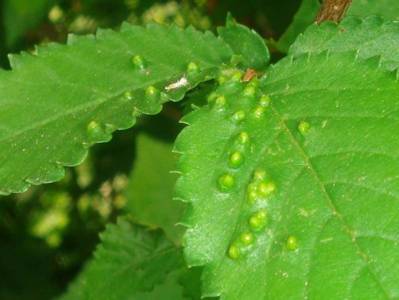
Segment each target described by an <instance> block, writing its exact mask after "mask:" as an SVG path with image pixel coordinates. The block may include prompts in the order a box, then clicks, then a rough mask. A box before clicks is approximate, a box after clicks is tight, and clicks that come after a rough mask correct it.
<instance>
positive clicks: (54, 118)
mask: <svg viewBox="0 0 399 300" xmlns="http://www.w3.org/2000/svg"><path fill="white" fill-rule="evenodd" d="M178 74H180V73H178ZM178 74H176V75H173V76H177V75H178ZM168 78H169V77H168ZM168 78H167V79H160V80H154V81H149V82H146V84H143V85H141V86H140V87H137V88H133V89H129V90H130V91H137V90H140V89H143V88H144V87H145V86H149V85H156V84H159V83H163V82H165V81H167V80H168ZM119 97H122V94H117V95H104V96H100V97H99V99H98V100H94V101H90V102H86V103H83V104H80V105H78V106H75V107H73V108H72V109H69V110H67V111H64V112H63V113H60V114H55V115H52V116H51V117H50V118H47V119H44V120H41V121H40V122H36V123H33V124H30V126H27V127H25V128H22V129H21V130H18V131H16V132H12V133H11V134H9V135H6V136H4V137H2V138H0V142H4V141H6V140H9V139H13V138H15V137H17V136H20V135H22V134H24V133H26V132H28V131H30V130H35V129H38V128H41V127H44V126H46V125H48V124H50V123H52V122H55V121H58V120H59V119H60V118H62V117H64V116H69V115H72V114H74V113H78V112H80V111H85V110H86V109H87V108H91V107H96V106H100V105H101V104H103V103H105V102H108V101H111V100H112V99H117V98H119ZM128 101H132V100H128ZM159 104H162V103H159Z"/></svg>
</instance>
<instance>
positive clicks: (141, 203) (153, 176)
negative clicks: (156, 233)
mask: <svg viewBox="0 0 399 300" xmlns="http://www.w3.org/2000/svg"><path fill="white" fill-rule="evenodd" d="M175 163H176V157H175V155H173V153H172V145H170V144H167V143H165V142H162V141H159V140H156V139H154V138H151V137H150V136H147V135H139V136H138V137H137V158H136V162H135V165H134V169H133V172H132V174H131V175H130V179H129V185H128V188H127V191H126V194H125V195H126V197H127V199H128V202H127V209H128V211H129V213H130V214H131V215H132V216H133V218H134V219H135V220H136V221H137V222H139V223H141V224H144V225H146V226H150V227H154V228H157V227H160V228H162V229H163V230H164V231H165V233H166V235H167V236H168V237H169V238H171V239H172V240H173V241H175V242H176V243H177V242H179V241H180V238H181V234H182V228H181V227H177V226H176V223H177V222H178V221H179V220H180V217H181V214H182V211H183V209H184V206H183V205H182V203H181V202H179V201H174V200H173V187H174V185H175V181H176V174H172V173H171V171H173V170H175V169H176V165H175Z"/></svg>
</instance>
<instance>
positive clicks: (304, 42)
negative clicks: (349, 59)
mask: <svg viewBox="0 0 399 300" xmlns="http://www.w3.org/2000/svg"><path fill="white" fill-rule="evenodd" d="M398 47H399V24H398V23H396V22H392V21H388V22H384V21H383V20H382V19H381V18H379V17H368V18H365V19H364V20H361V19H358V18H355V17H348V18H346V19H345V20H344V21H342V23H341V24H339V25H336V24H333V23H330V22H326V23H323V24H321V25H312V26H310V27H309V28H308V29H307V30H306V32H305V33H304V34H303V35H301V36H299V37H298V39H297V40H296V41H295V43H294V44H293V45H292V46H291V48H290V50H289V54H290V55H293V56H300V55H303V54H305V53H321V52H323V51H330V52H346V51H357V53H358V55H359V57H361V58H370V57H373V56H377V55H378V56H381V63H382V64H383V65H384V66H385V67H386V68H388V69H390V70H393V69H396V68H398V67H399V53H398V51H396V50H397V49H398Z"/></svg>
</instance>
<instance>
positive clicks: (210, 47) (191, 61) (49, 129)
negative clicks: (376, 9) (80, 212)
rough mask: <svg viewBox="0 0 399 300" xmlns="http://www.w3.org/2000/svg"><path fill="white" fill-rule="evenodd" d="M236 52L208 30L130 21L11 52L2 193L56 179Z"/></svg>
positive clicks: (3, 117)
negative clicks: (99, 144) (116, 29)
mask: <svg viewBox="0 0 399 300" xmlns="http://www.w3.org/2000/svg"><path fill="white" fill-rule="evenodd" d="M231 55H232V51H231V49H230V47H228V46H227V45H226V44H224V43H223V42H222V41H221V40H220V39H218V38H216V37H215V36H214V35H213V34H211V33H209V32H207V33H201V32H198V31H196V30H194V29H192V28H188V29H186V30H182V29H179V28H177V27H161V26H157V25H151V26H148V27H146V28H144V27H137V26H131V25H127V24H125V25H124V26H122V29H121V31H120V32H114V31H111V30H102V31H99V32H98V33H97V36H96V37H94V36H88V37H82V38H79V37H76V36H71V37H70V39H69V41H68V45H65V46H64V45H57V44H50V45H47V46H43V47H39V48H37V49H36V51H35V52H34V53H32V54H29V53H23V54H22V55H19V56H12V57H11V65H12V68H13V70H12V71H0V145H1V147H0V194H8V193H11V192H21V191H24V190H26V189H27V188H28V187H29V185H30V184H41V183H47V182H52V181H56V180H59V179H60V178H61V177H62V176H63V174H64V168H63V167H64V166H74V165H77V164H79V163H80V162H81V161H82V160H83V159H84V157H85V156H86V154H87V149H88V147H89V146H90V145H92V144H93V143H97V142H105V141H108V140H110V139H111V133H112V132H113V131H115V130H116V129H126V128H129V127H131V126H132V125H133V124H134V121H135V118H136V116H138V115H140V114H141V113H145V114H156V113H158V112H159V111H160V110H161V108H162V106H161V104H162V103H163V102H165V101H168V100H173V101H177V100H181V99H182V98H183V96H184V93H185V92H186V91H187V90H189V89H191V88H193V87H195V86H196V85H197V84H198V83H199V82H201V81H204V80H208V79H210V78H212V77H213V76H214V74H215V70H216V69H217V68H218V67H219V66H220V65H222V64H223V63H229V61H230V58H231Z"/></svg>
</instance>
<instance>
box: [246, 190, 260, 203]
mask: <svg viewBox="0 0 399 300" xmlns="http://www.w3.org/2000/svg"><path fill="white" fill-rule="evenodd" d="M247 198H248V202H249V203H250V204H254V203H255V202H256V200H258V198H259V196H258V192H257V191H254V190H247Z"/></svg>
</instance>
